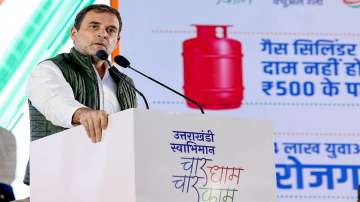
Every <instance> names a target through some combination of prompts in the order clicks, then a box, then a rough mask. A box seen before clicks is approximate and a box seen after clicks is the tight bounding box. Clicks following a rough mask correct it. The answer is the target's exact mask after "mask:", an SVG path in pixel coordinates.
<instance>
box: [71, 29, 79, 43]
mask: <svg viewBox="0 0 360 202" xmlns="http://www.w3.org/2000/svg"><path fill="white" fill-rule="evenodd" d="M77 32H78V30H77V29H76V27H75V26H74V27H72V28H71V30H70V37H71V39H72V40H74V38H75V37H76V34H77Z"/></svg>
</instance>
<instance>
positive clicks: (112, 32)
mask: <svg viewBox="0 0 360 202" xmlns="http://www.w3.org/2000/svg"><path fill="white" fill-rule="evenodd" d="M108 32H109V33H111V34H114V33H115V32H116V30H115V29H108Z"/></svg>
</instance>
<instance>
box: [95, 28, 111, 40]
mask: <svg viewBox="0 0 360 202" xmlns="http://www.w3.org/2000/svg"><path fill="white" fill-rule="evenodd" d="M96 35H97V37H101V38H105V39H106V38H108V37H109V35H108V33H107V31H106V29H105V28H101V29H99V30H98V31H97V33H96Z"/></svg>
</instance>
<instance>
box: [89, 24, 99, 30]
mask: <svg viewBox="0 0 360 202" xmlns="http://www.w3.org/2000/svg"><path fill="white" fill-rule="evenodd" d="M97 27H98V26H97V25H90V29H97Z"/></svg>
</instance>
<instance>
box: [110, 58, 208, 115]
mask: <svg viewBox="0 0 360 202" xmlns="http://www.w3.org/2000/svg"><path fill="white" fill-rule="evenodd" d="M114 61H115V63H116V64H118V65H120V66H122V67H124V68H130V69H131V70H133V71H135V72H137V73H138V74H141V75H142V76H145V77H146V78H148V79H150V80H151V81H153V82H155V83H157V84H159V85H161V86H162V87H164V88H166V89H168V90H170V91H172V92H174V93H176V94H177V95H180V96H181V97H183V98H185V99H186V100H188V101H190V102H192V103H194V104H195V105H196V106H197V107H198V108H199V109H200V111H201V113H202V114H204V109H203V108H202V107H201V106H200V104H199V103H197V102H196V101H195V100H193V99H191V98H189V97H187V96H185V95H183V94H181V93H179V92H178V91H176V90H174V89H172V88H170V87H169V86H167V85H165V84H163V83H161V82H159V81H157V80H155V79H153V78H151V77H150V76H148V75H146V74H144V73H142V72H140V71H138V70H136V69H134V68H133V67H131V66H130V62H129V60H128V59H126V58H125V57H124V56H122V55H118V56H116V57H115V58H114Z"/></svg>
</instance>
